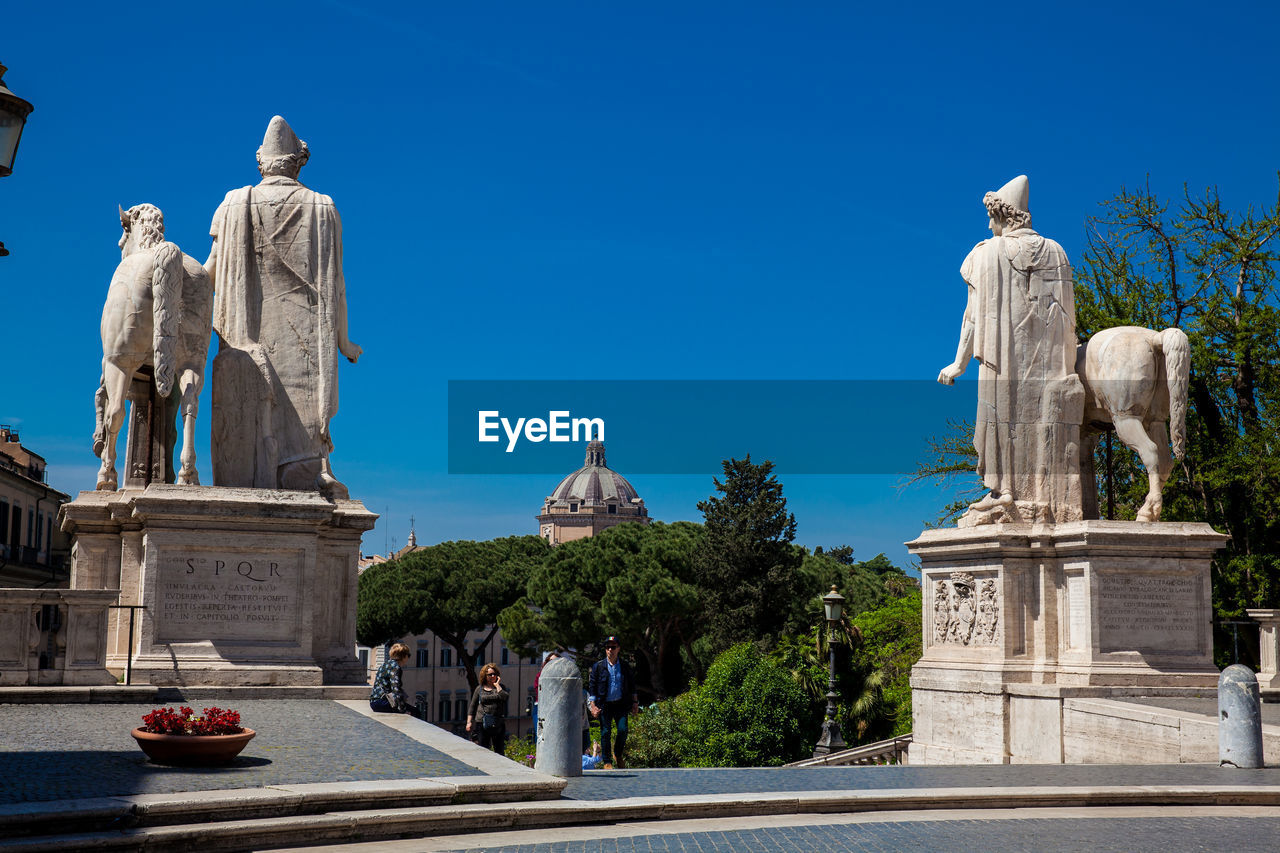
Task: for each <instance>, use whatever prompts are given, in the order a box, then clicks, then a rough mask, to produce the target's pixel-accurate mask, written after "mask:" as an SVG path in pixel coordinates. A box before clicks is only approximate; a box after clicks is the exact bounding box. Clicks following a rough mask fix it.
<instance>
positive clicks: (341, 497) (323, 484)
mask: <svg viewBox="0 0 1280 853" xmlns="http://www.w3.org/2000/svg"><path fill="white" fill-rule="evenodd" d="M316 486H317V488H319V490H320V494H322V495H324V496H325V497H327V498H329V499H330V500H335V501H345V500H350V498H351V493H350V492H349V491H347V487H346V486H344V485H342V483H340V482H338V479H337V478H336V477H334V476H333V474H331V473H329V472H327V471H321V472H320V474H319V476H317V477H316Z"/></svg>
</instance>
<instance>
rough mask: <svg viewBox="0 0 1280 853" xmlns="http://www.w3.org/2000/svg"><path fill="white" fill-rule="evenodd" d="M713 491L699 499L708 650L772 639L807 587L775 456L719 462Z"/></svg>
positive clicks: (805, 595) (700, 561)
mask: <svg viewBox="0 0 1280 853" xmlns="http://www.w3.org/2000/svg"><path fill="white" fill-rule="evenodd" d="M723 464H724V480H723V482H722V481H721V480H719V479H718V478H717V479H715V480H714V483H715V487H716V491H718V492H720V493H721V495H720V496H719V497H716V496H714V495H713V496H711V497H709V498H707V499H706V500H705V501H700V502H699V503H698V509H699V510H701V511H702V514H703V517H704V520H705V531H706V538H705V540H704V541H703V544H702V547H701V548H700V550H699V552H698V554H697V558H696V565H697V567H698V572H699V575H698V583H699V584H700V585H701V586H702V587H703V590H704V596H705V598H704V600H705V602H706V607H707V614H706V619H707V628H708V634H707V636H708V640H709V642H710V646H711V649H712V651H715V652H718V651H722V650H724V649H727V648H728V647H729V646H732V645H734V644H735V643H739V642H743V641H751V642H754V643H757V644H759V645H761V646H766V647H768V646H772V645H773V644H774V643H775V642H776V641H777V639H778V637H779V636H780V635H781V634H782V632H783V631H784V630H785V629H786V628H787V627H788V625H789V623H791V622H793V621H795V617H796V616H797V615H798V614H797V613H796V611H797V609H798V608H803V606H804V603H805V602H807V601H808V599H809V597H810V596H811V595H812V593H813V590H810V589H807V588H803V587H804V586H805V585H804V584H803V583H801V582H800V581H801V578H802V575H801V572H800V565H801V562H802V561H803V560H804V551H803V549H801V548H798V547H796V546H794V545H792V541H793V540H794V539H795V536H796V518H795V516H794V515H792V514H791V513H789V512H787V500H786V498H784V497H783V496H782V484H781V483H779V482H778V480H777V478H776V477H774V476H773V474H772V471H773V463H772V462H770V461H767V460H766V461H765V462H763V463H762V464H760V465H755V464H752V462H751V456H750V454H748V455H747V457H746V458H745V459H727V460H725V461H724V463H723Z"/></svg>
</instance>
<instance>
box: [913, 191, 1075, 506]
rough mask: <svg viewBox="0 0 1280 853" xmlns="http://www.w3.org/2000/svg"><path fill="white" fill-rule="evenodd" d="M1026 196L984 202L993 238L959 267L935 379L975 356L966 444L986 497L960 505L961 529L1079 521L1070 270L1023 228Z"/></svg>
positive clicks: (998, 195)
mask: <svg viewBox="0 0 1280 853" xmlns="http://www.w3.org/2000/svg"><path fill="white" fill-rule="evenodd" d="M1029 195H1030V189H1029V185H1028V182H1027V178H1026V176H1025V175H1020V176H1019V177H1017V178H1014V179H1013V180H1012V181H1010V182H1009V183H1007V184H1005V185H1004V186H1003V187H1001V188H1000V189H999V190H998V191H996V192H994V193H990V192H989V193H987V194H986V196H985V197H984V198H983V203H984V205H985V206H986V208H987V213H988V215H989V216H990V218H991V221H990V228H991V232H992V234H993V235H994V236H993V237H992V238H991V239H989V240H984V241H982V242H981V243H979V244H978V245H977V246H975V247H974V248H973V251H971V252H970V253H969V256H968V257H967V258H965V260H964V263H963V264H962V265H961V267H960V275H961V277H962V278H964V280H965V282H966V283H967V284H968V285H969V299H968V303H967V305H966V307H965V312H964V322H963V324H962V326H961V329H960V345H959V347H958V348H957V349H956V360H955V361H954V362H953V363H952V364H950V365H948V366H946V367H944V368H943V369H942V371H941V372H940V373H939V374H938V381H939V382H941V383H943V384H944V385H950V384H952V382H954V380H955V378H956V377H957V376H959V375H960V374H962V373H964V370H965V367H966V365H967V364H968V362H969V359H970V358H977V359H978V364H979V372H978V414H977V419H976V420H977V423H976V425H975V429H974V436H973V444H974V447H975V448H976V449H977V451H978V474H979V476H981V477H982V482H983V484H984V485H985V486H986V488H988V489H990V493H989V494H988V495H986V496H985V497H983V498H982V499H981V500H979V501H977V502H976V503H974V504H972V505H971V506H970V507H969V510H968V511H967V512H966V513H965V514H964V515H963V516H962V517H961V518H960V520H959V522H958V523H959V525H960V526H961V527H971V526H974V525H977V524H986V523H992V522H998V521H1027V522H1050V523H1053V522H1064V521H1075V520H1078V519H1080V518H1081V505H1080V499H1081V493H1080V473H1079V471H1080V461H1079V455H1080V421H1081V418H1082V417H1083V408H1084V388H1083V386H1082V385H1081V383H1080V379H1079V377H1078V376H1076V372H1075V352H1076V325H1075V298H1074V294H1073V292H1072V279H1071V264H1070V262H1069V261H1068V260H1067V255H1066V253H1065V252H1064V251H1063V250H1062V247H1061V246H1059V245H1058V244H1057V243H1055V242H1054V241H1053V240H1050V239H1048V238H1046V237H1042V236H1040V235H1039V234H1037V233H1036V232H1035V231H1034V230H1032V228H1031V207H1030V203H1029Z"/></svg>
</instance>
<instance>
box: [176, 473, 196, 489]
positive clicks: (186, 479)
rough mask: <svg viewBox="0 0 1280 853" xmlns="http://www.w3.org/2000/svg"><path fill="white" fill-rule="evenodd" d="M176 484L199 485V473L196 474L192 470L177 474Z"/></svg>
mask: <svg viewBox="0 0 1280 853" xmlns="http://www.w3.org/2000/svg"><path fill="white" fill-rule="evenodd" d="M178 485H179V486H198V485H200V475H199V474H196V473H195V472H194V471H193V472H192V473H190V474H179V475H178Z"/></svg>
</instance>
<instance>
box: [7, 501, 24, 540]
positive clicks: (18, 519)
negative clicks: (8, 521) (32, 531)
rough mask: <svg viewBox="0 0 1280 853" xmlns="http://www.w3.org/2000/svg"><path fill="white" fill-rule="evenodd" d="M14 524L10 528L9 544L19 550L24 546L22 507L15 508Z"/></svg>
mask: <svg viewBox="0 0 1280 853" xmlns="http://www.w3.org/2000/svg"><path fill="white" fill-rule="evenodd" d="M11 517H12V518H13V524H12V525H10V526H9V544H10V545H12V546H13V547H14V548H17V547H18V546H19V545H21V544H22V507H20V506H16V505H15V506H14V508H13V515H12V516H11Z"/></svg>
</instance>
